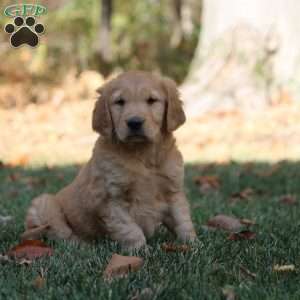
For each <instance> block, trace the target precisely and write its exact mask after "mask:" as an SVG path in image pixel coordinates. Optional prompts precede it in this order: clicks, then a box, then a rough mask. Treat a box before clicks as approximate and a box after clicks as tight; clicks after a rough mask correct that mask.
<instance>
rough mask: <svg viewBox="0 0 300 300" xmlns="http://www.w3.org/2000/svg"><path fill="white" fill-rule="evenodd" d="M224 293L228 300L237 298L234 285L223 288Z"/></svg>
mask: <svg viewBox="0 0 300 300" xmlns="http://www.w3.org/2000/svg"><path fill="white" fill-rule="evenodd" d="M222 293H223V295H224V297H225V299H226V300H235V292H234V289H233V287H232V286H225V287H224V288H222Z"/></svg>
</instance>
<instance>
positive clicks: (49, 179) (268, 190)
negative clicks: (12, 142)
mask: <svg viewBox="0 0 300 300" xmlns="http://www.w3.org/2000/svg"><path fill="white" fill-rule="evenodd" d="M270 167H271V166H270V165H267V164H255V163H253V165H252V168H249V167H245V165H241V164H238V163H230V164H228V165H222V166H220V165H211V166H209V167H205V168H203V166H201V165H196V164H194V165H188V166H187V167H186V191H187V195H188V197H189V199H190V201H191V205H192V215H193V220H194V223H195V226H196V229H197V233H198V237H199V241H198V242H197V243H195V245H194V246H193V248H192V251H190V252H188V253H186V254H183V253H167V254H166V253H164V252H162V251H161V249H160V244H161V243H163V242H165V241H172V240H173V237H172V236H171V235H170V234H169V233H167V232H166V231H164V230H161V231H160V232H158V233H157V234H156V236H155V237H154V238H152V239H151V240H150V241H149V246H150V247H149V249H150V250H149V252H148V253H147V254H145V253H144V252H140V253H139V255H141V256H143V257H144V258H145V265H144V267H143V268H142V270H140V271H139V272H137V273H132V274H130V275H129V277H127V278H124V279H119V280H115V281H113V282H112V283H110V284H109V283H106V282H105V281H104V280H103V278H102V272H103V270H104V268H105V265H106V263H107V262H108V260H109V259H110V257H111V255H112V253H114V252H118V253H121V254H122V253H124V252H122V250H121V249H120V248H119V246H118V245H117V244H116V243H113V242H110V241H99V242H97V243H95V244H92V245H80V246H79V245H77V246H76V245H70V244H68V243H67V242H62V241H47V243H48V244H50V245H51V246H52V247H53V248H54V249H55V252H54V255H53V256H52V257H50V258H43V259H40V260H37V261H36V262H34V263H33V264H32V265H31V266H20V265H16V264H13V263H7V264H2V265H1V264H0V299H30V300H31V299H132V298H133V297H134V296H135V295H136V294H137V293H139V292H140V291H142V290H143V289H145V288H150V289H152V290H153V295H152V298H151V297H150V298H151V299H224V296H223V295H222V288H224V287H228V286H230V287H232V288H233V289H234V291H235V294H236V295H237V296H238V299H255V300H257V299H300V285H299V268H300V259H299V257H300V218H299V216H300V207H299V205H284V204H281V203H279V202H278V199H279V197H280V196H281V195H285V194H294V195H297V196H298V198H299V199H300V164H299V163H296V162H295V163H293V162H282V163H280V164H279V166H278V168H277V169H276V170H275V171H274V172H273V174H271V176H269V177H260V176H258V175H257V174H256V173H257V171H261V170H267V169H269V168H270ZM77 169H78V167H77V166H66V167H55V168H52V169H47V168H36V169H11V168H3V169H1V170H0V214H1V215H12V216H13V217H14V221H13V222H11V223H9V224H7V225H5V226H4V225H0V241H1V242H0V253H4V252H6V251H7V250H8V249H9V248H11V247H12V246H13V245H16V244H17V243H18V241H19V235H20V234H21V232H22V230H23V221H24V215H25V211H26V208H27V207H28V205H29V202H30V200H31V199H32V197H34V196H35V195H38V194H40V193H41V192H45V191H47V192H52V193H53V192H55V191H57V190H59V189H60V188H61V187H63V186H64V185H66V184H67V183H68V182H70V181H71V180H72V178H73V177H74V176H75V174H76V172H77ZM10 174H17V179H16V180H11V178H10V177H11V176H10ZM18 174H19V175H18ZM200 174H209V175H212V174H215V175H217V176H219V177H220V179H221V182H222V185H221V188H220V189H219V190H218V191H214V192H211V193H209V194H202V193H201V192H200V191H199V190H198V188H197V186H195V185H194V183H193V180H192V178H193V177H194V176H196V175H200ZM26 178H27V179H26ZM28 178H29V179H28ZM33 178H35V180H36V179H37V178H38V180H37V181H38V182H35V183H34V184H30V182H31V181H32V180H34V179H33ZM246 187H252V188H253V189H255V190H256V191H257V194H256V195H254V196H253V197H252V199H251V200H248V201H239V202H236V203H235V204H230V202H229V198H230V195H231V194H232V193H234V192H237V191H240V190H242V189H243V188H246ZM218 213H225V214H229V215H235V216H237V217H243V218H249V219H253V220H255V221H256V222H257V225H256V226H255V227H254V228H253V229H254V231H255V232H256V233H257V236H256V239H255V240H252V241H235V242H234V241H229V240H227V234H226V233H225V232H222V231H207V230H204V229H203V228H202V225H204V224H205V223H206V221H207V220H208V218H210V217H212V216H214V215H215V214H218ZM275 264H295V266H296V272H287V273H274V272H273V271H272V268H273V266H274V265H275ZM241 266H242V267H244V268H246V269H248V270H250V271H251V272H253V273H256V274H257V276H256V278H255V279H253V278H251V277H249V276H247V275H245V274H244V273H243V272H242V271H241ZM41 267H43V268H44V269H45V270H47V273H46V285H45V286H44V287H43V288H41V289H38V288H36V287H35V286H34V285H33V281H34V279H35V278H36V277H37V276H38V272H39V270H40V268H41ZM143 299H144V298H143ZM146 299H147V297H146ZM148 299H149V297H148Z"/></svg>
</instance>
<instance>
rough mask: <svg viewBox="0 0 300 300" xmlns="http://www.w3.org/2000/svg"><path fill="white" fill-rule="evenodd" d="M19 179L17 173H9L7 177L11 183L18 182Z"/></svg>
mask: <svg viewBox="0 0 300 300" xmlns="http://www.w3.org/2000/svg"><path fill="white" fill-rule="evenodd" d="M20 178H21V174H20V173H17V172H14V173H10V174H9V175H8V180H9V181H11V182H15V181H18V180H19V179H20Z"/></svg>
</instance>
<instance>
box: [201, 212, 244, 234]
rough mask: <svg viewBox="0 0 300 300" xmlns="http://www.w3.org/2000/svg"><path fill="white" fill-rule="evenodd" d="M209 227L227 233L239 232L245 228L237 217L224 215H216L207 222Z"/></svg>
mask: <svg viewBox="0 0 300 300" xmlns="http://www.w3.org/2000/svg"><path fill="white" fill-rule="evenodd" d="M207 226H209V227H214V228H219V229H224V230H227V231H239V230H241V229H242V228H243V224H242V223H241V221H240V220H239V219H237V218H235V217H230V216H226V215H223V214H220V215H216V216H215V217H213V218H211V219H209V220H208V221H207Z"/></svg>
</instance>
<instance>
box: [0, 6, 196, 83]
mask: <svg viewBox="0 0 300 300" xmlns="http://www.w3.org/2000/svg"><path fill="white" fill-rule="evenodd" d="M1 2H2V3H1V7H3V8H4V7H5V6H6V5H8V4H12V2H11V1H3V0H2V1H1ZM175 2H176V1H173V0H163V1H158V0H144V1H134V0H127V1H122V0H113V1H112V7H113V8H112V18H111V32H110V37H109V40H110V45H107V47H108V48H109V51H110V57H109V59H108V60H104V59H102V57H101V55H100V54H99V47H100V44H101V40H100V30H101V15H102V14H101V9H102V3H101V0H85V1H81V0H70V1H66V0H51V1H50V0H48V1H36V2H34V4H36V3H40V4H42V5H45V6H46V7H47V8H48V13H47V15H45V16H42V17H40V18H39V21H40V22H42V23H43V24H44V25H45V28H46V32H45V34H44V35H43V37H42V38H41V43H40V45H39V46H38V47H37V48H36V49H30V48H29V47H21V48H20V49H14V50H13V51H12V49H11V47H10V45H9V43H7V41H8V39H9V37H8V36H7V34H5V33H4V32H3V34H2V35H1V36H2V37H1V48H0V58H1V66H0V80H1V82H3V81H5V80H9V81H14V79H15V80H17V81H19V80H20V79H24V80H25V81H26V80H30V81H39V82H40V81H45V80H46V81H47V82H48V83H51V82H53V83H54V82H58V81H60V80H61V79H62V78H64V76H65V75H66V73H68V72H69V71H70V70H72V72H73V73H76V74H77V75H78V74H80V73H81V72H82V71H84V70H87V69H89V70H96V71H98V72H100V73H101V74H102V75H103V76H104V77H106V76H108V75H109V74H111V73H116V72H120V71H122V70H128V69H143V70H150V71H154V72H157V73H163V74H165V75H168V76H170V77H172V78H174V79H175V80H176V81H177V82H178V83H180V82H182V81H183V79H184V77H185V76H186V74H187V71H188V68H189V65H190V61H191V58H192V56H193V53H194V50H195V47H196V45H197V40H198V36H199V30H200V17H199V16H200V14H201V1H197V0H191V1H187V2H188V3H189V5H190V10H191V12H192V15H191V18H190V22H192V28H191V29H192V30H191V31H190V32H189V33H188V34H185V35H183V36H182V38H180V39H179V42H177V43H176V45H174V42H173V44H172V40H171V39H172V35H173V31H174V26H175V25H174V24H175V22H176V16H174V9H173V6H174V3H175ZM8 21H11V19H9V18H1V26H4V24H6V23H7V22H8ZM104 46H106V45H104ZM20 64H22V68H20V67H19V66H20Z"/></svg>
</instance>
